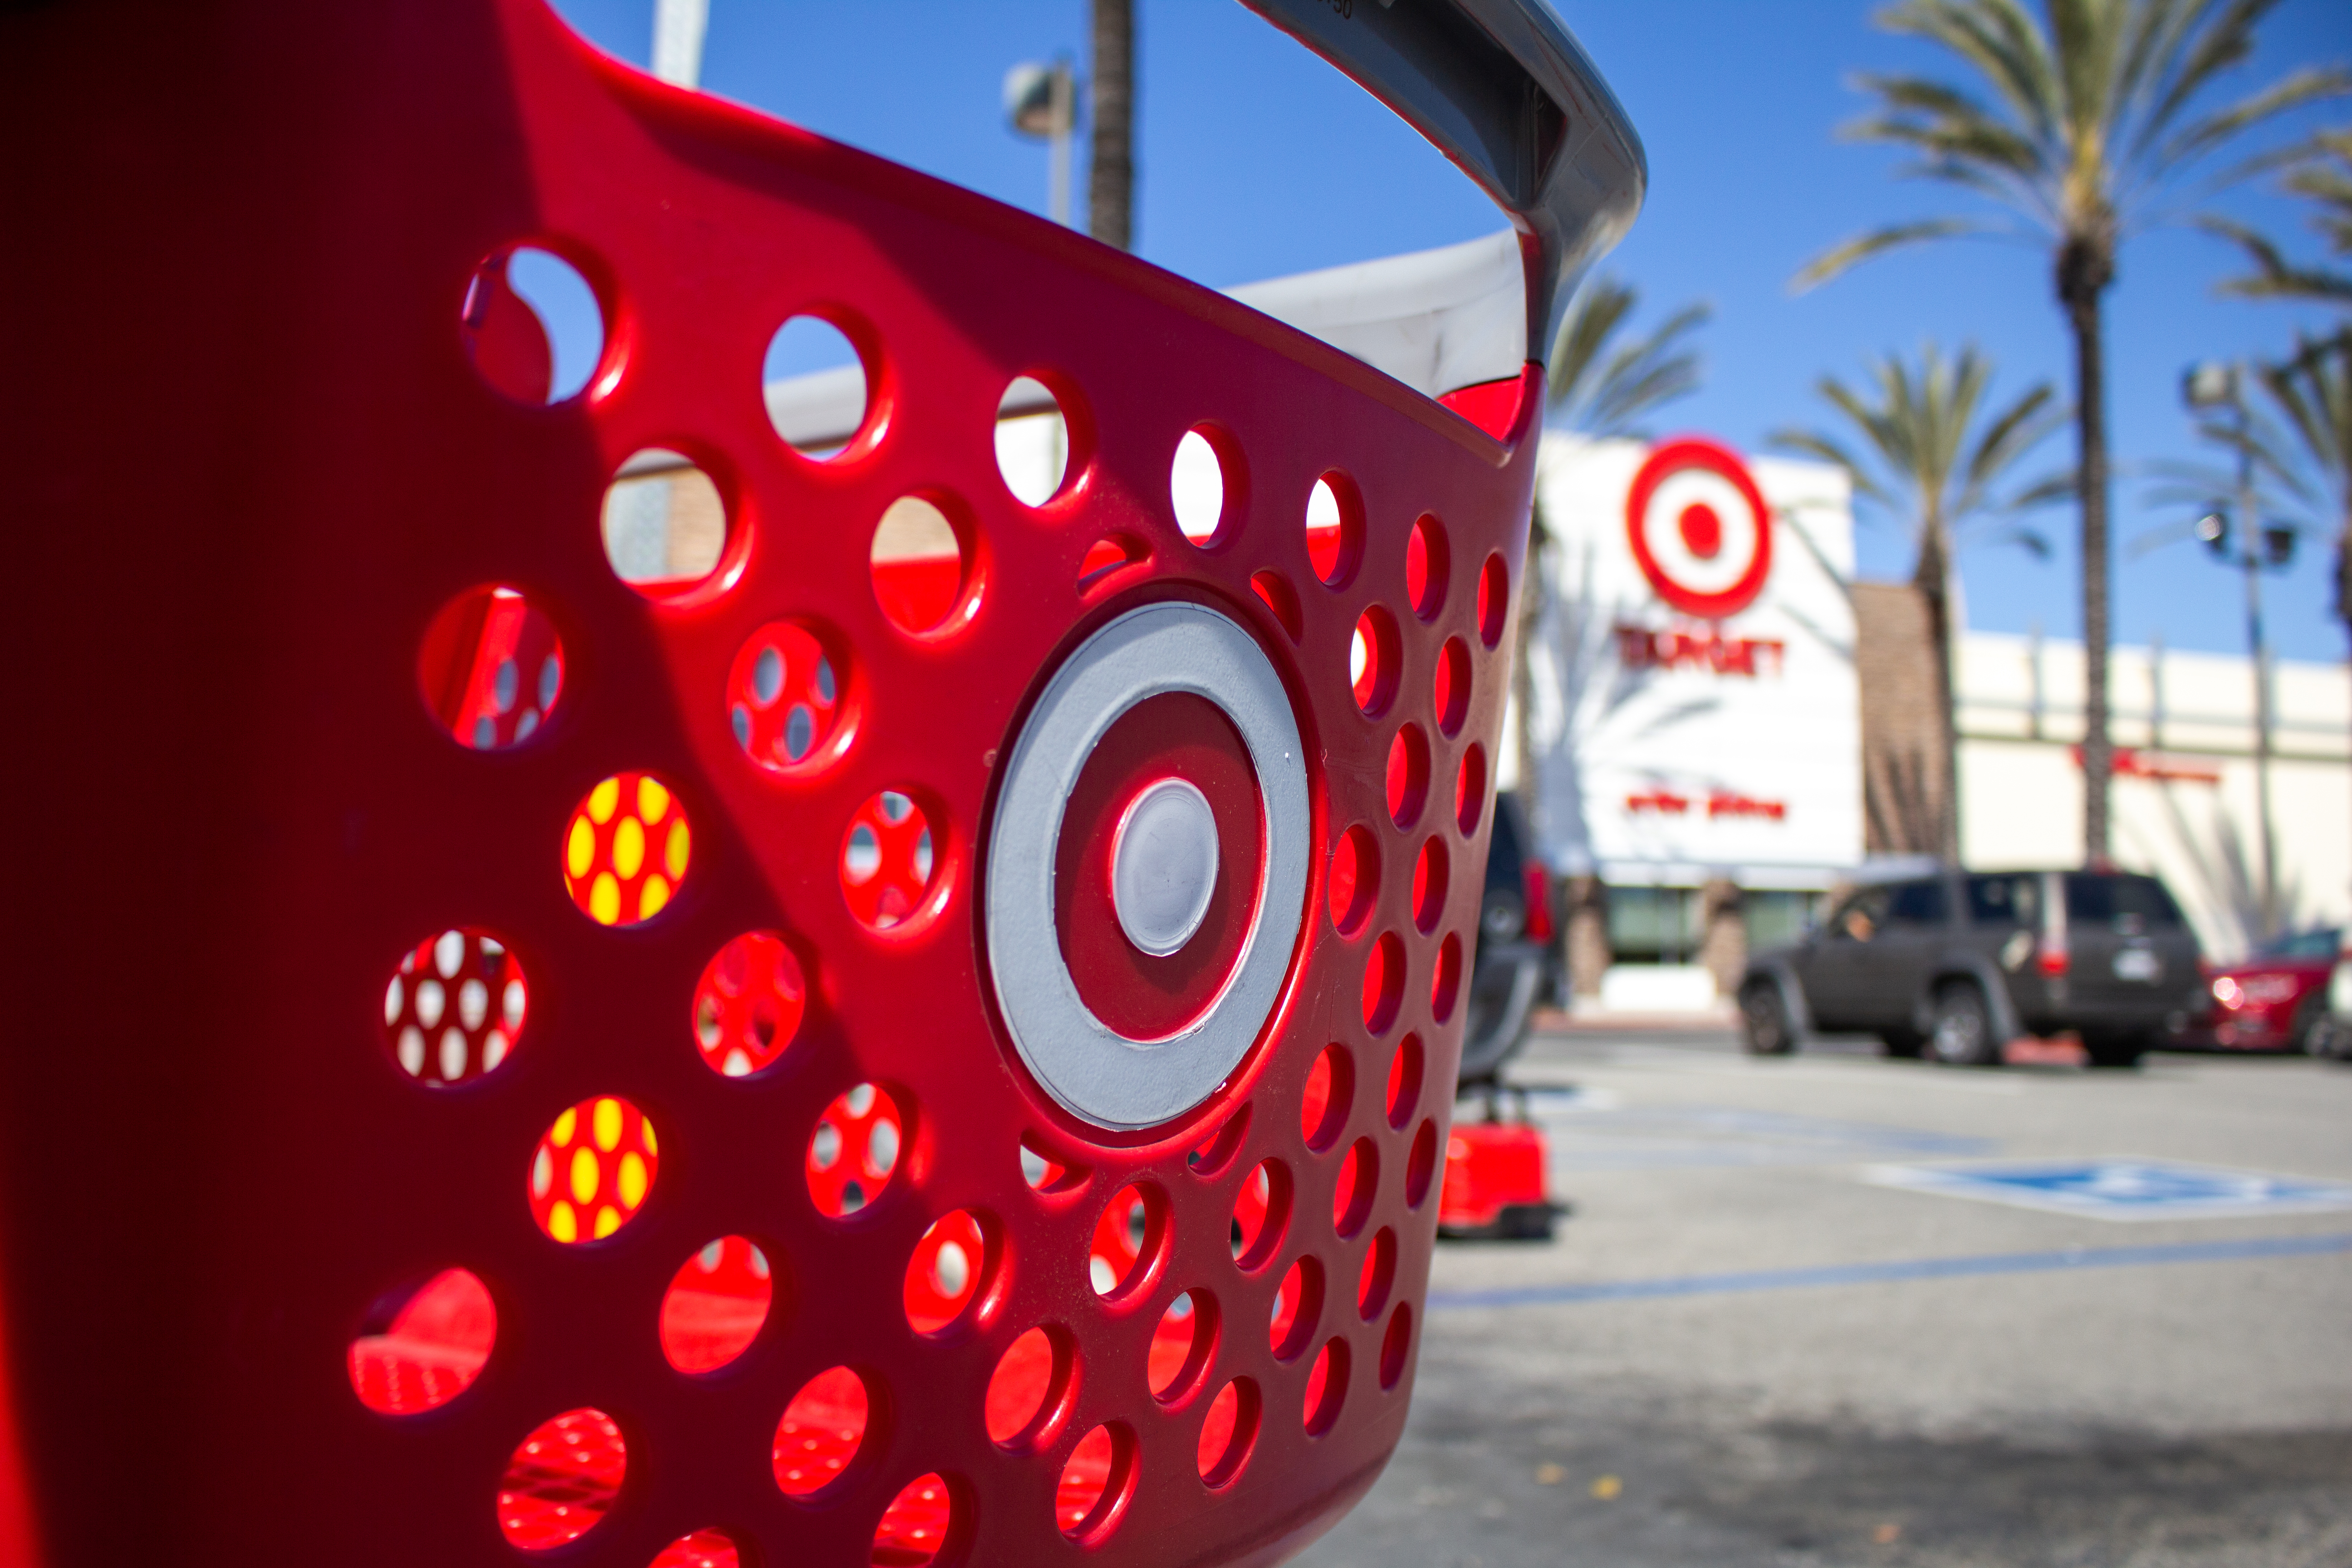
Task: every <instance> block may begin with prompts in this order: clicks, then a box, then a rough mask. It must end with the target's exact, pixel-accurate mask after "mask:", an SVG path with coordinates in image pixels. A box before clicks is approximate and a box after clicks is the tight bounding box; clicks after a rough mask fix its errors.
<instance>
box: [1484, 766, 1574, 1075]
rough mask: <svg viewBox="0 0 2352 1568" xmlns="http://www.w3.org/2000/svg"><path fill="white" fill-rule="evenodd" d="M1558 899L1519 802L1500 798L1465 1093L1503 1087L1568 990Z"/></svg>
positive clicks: (1492, 841) (1510, 797) (1491, 850)
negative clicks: (1548, 1008)
mask: <svg viewBox="0 0 2352 1568" xmlns="http://www.w3.org/2000/svg"><path fill="white" fill-rule="evenodd" d="M1556 896H1557V894H1556V890H1555V888H1554V884H1553V879H1552V874H1551V871H1550V868H1548V867H1547V866H1545V865H1544V863H1543V862H1542V861H1541V860H1539V859H1538V858H1536V853H1535V837H1534V835H1533V834H1532V833H1530V832H1529V831H1528V819H1527V814H1526V812H1525V811H1524V810H1523V809H1522V808H1521V806H1520V805H1519V800H1518V797H1517V795H1513V794H1511V793H1509V792H1507V791H1506V792H1504V793H1503V794H1501V795H1496V797H1495V828H1494V832H1493V834H1492V836H1491V837H1489V838H1488V840H1487V847H1486V894H1485V898H1484V901H1483V902H1482V903H1481V904H1480V906H1479V910H1478V956H1477V959H1476V961H1475V963H1473V964H1472V965H1471V971H1470V997H1469V1001H1468V1002H1467V1003H1466V1004H1465V1005H1466V1006H1467V1007H1468V1009H1469V1014H1468V1016H1467V1018H1466V1020H1465V1023H1464V1026H1463V1030H1462V1076H1461V1079H1460V1088H1461V1089H1462V1091H1463V1092H1465V1093H1466V1092H1468V1091H1469V1090H1470V1089H1475V1088H1477V1087H1479V1086H1481V1085H1487V1084H1492V1083H1494V1082H1495V1081H1496V1075H1497V1074H1498V1073H1500V1072H1501V1071H1502V1068H1503V1064H1504V1063H1505V1062H1507V1061H1508V1060H1510V1059H1511V1058H1513V1057H1515V1056H1517V1054H1518V1052H1519V1047H1521V1046H1523V1045H1525V1044H1526V1043H1527V1037H1528V1029H1529V1028H1530V1026H1531V1025H1532V1020H1533V1016H1534V1013H1535V1009H1536V1006H1537V1005H1538V1004H1539V1003H1541V1002H1544V1001H1547V1000H1550V999H1554V998H1556V997H1557V996H1558V995H1559V993H1560V991H1561V989H1562V985H1561V976H1560V968H1561V963H1562V960H1561V957H1560V952H1559V942H1557V941H1556V940H1554V939H1555V937H1556V935H1557V933H1558V931H1559V911H1558V910H1557V909H1556V908H1555V907H1554V900H1555V898H1556Z"/></svg>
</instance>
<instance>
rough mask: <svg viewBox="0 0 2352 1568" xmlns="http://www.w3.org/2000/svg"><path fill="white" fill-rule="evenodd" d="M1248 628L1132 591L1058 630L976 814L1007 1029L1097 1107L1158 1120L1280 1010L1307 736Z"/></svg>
mask: <svg viewBox="0 0 2352 1568" xmlns="http://www.w3.org/2000/svg"><path fill="white" fill-rule="evenodd" d="M1290 704H1291V699H1290V694H1289V691H1288V689H1286V686H1285V684H1284V682H1283V679H1282V677H1281V675H1280V674H1279V673H1278V672H1277V671H1276V668H1275V666H1274V663H1273V661H1272V660H1271V659H1270V658H1268V657H1267V654H1266V649H1265V646H1264V645H1263V644H1261V643H1260V642H1259V641H1258V639H1257V638H1256V637H1255V636H1254V635H1253V634H1252V633H1251V632H1249V631H1248V630H1246V629H1244V627H1243V626H1241V625H1240V624H1239V623H1237V622H1235V621H1234V620H1233V619H1232V618H1231V617H1230V616H1225V615H1224V614H1223V613H1222V612H1220V611H1218V610H1215V609H1213V608H1212V607H1210V606H1208V605H1200V604H1193V603H1190V602H1186V601H1181V600H1167V601H1160V602H1158V603H1153V604H1147V605H1139V606H1138V607H1137V608H1135V609H1132V610H1129V611H1128V612H1127V613H1126V614H1124V615H1121V616H1118V617H1117V618H1115V619H1113V620H1111V621H1109V622H1108V623H1106V624H1105V625H1103V626H1100V627H1098V628H1097V629H1096V631H1095V632H1094V633H1093V634H1092V635H1091V636H1089V637H1087V639H1086V640H1085V641H1084V642H1082V643H1080V644H1079V645H1078V646H1077V647H1075V648H1073V649H1072V650H1071V651H1070V653H1069V654H1068V655H1067V657H1066V658H1064V659H1063V660H1062V661H1061V663H1060V664H1059V665H1058V666H1057V667H1056V668H1055V670H1054V672H1053V673H1052V675H1051V676H1050V677H1049V678H1048V679H1046V681H1045V686H1044V688H1043V689H1041V690H1040V691H1039V693H1038V695H1037V699H1036V702H1035V705H1034V707H1033V708H1032V709H1031V710H1030V711H1029V716H1028V717H1027V718H1026V719H1025V720H1024V721H1023V722H1022V726H1021V730H1020V733H1019V737H1018V739H1017V740H1016V742H1014V744H1013V753H1012V756H1011V758H1010V759H1009V760H1008V761H1007V762H1006V763H1004V769H1003V783H1002V784H1001V785H1000V787H999V789H998V793H997V796H996V804H995V806H994V808H993V810H992V812H991V814H990V822H989V827H988V847H987V850H986V865H987V871H986V908H987V919H988V923H987V928H986V930H987V937H986V941H987V952H988V966H989V972H990V977H991V979H992V981H993V982H994V984H995V989H996V1000H997V1005H998V1007H999V1008H1000V1009H1001V1012H1000V1016H1001V1017H1002V1018H1003V1025H1004V1030H1005V1034H1006V1036H1007V1037H1008V1038H1007V1044H1009V1045H1010V1046H1011V1047H1013V1051H1014V1053H1015V1054H1016V1055H1018V1057H1019V1058H1020V1059H1021V1063H1022V1065H1023V1066H1024V1068H1026V1069H1027V1071H1028V1072H1029V1073H1030V1074H1031V1075H1032V1076H1033V1077H1034V1081H1035V1082H1036V1083H1037V1085H1038V1086H1039V1087H1040V1088H1041V1089H1045V1092H1046V1093H1048V1094H1050V1095H1051V1096H1052V1097H1053V1098H1054V1099H1055V1100H1057V1101H1058V1102H1060V1104H1061V1105H1062V1106H1063V1108H1064V1109H1065V1110H1069V1111H1071V1112H1072V1113H1073V1114H1075V1115H1077V1116H1079V1117H1082V1118H1084V1119H1085V1120H1087V1121H1091V1122H1093V1123H1094V1124H1095V1125H1097V1126H1098V1127H1108V1128H1115V1129H1119V1130H1129V1129H1139V1128H1145V1127H1154V1126H1159V1125H1161V1124H1163V1123H1165V1122H1167V1121H1170V1120H1171V1119H1172V1118H1174V1117H1176V1116H1179V1115H1181V1114H1182V1113H1183V1112H1184V1111H1186V1110H1190V1109H1191V1108H1192V1107H1193V1106H1196V1105H1198V1104H1200V1103H1201V1102H1202V1100H1205V1099H1206V1098H1207V1097H1208V1096H1210V1095H1212V1094H1213V1093H1214V1092H1216V1090H1217V1089H1218V1087H1219V1086H1220V1085H1221V1084H1223V1083H1225V1082H1227V1081H1228V1080H1229V1079H1230V1076H1231V1074H1232V1073H1233V1071H1234V1068H1236V1067H1238V1066H1240V1064H1241V1062H1242V1060H1243V1058H1244V1057H1246V1056H1247V1055H1248V1053H1249V1050H1250V1047H1251V1046H1252V1045H1253V1044H1254V1043H1255V1042H1256V1041H1257V1040H1258V1039H1259V1038H1260V1037H1261V1034H1262V1032H1263V1030H1264V1029H1265V1025H1266V1023H1267V1021H1268V1020H1269V1019H1270V1018H1272V1017H1273V1016H1274V1015H1275V1010H1276V1004H1277V1002H1278V1001H1279V999H1280V996H1281V994H1282V987H1283V982H1284V977H1285V975H1286V974H1287V973H1289V970H1290V965H1291V962H1292V958H1293V956H1294V954H1295V952H1296V951H1297V949H1296V944H1297V939H1298V935H1299V931H1300V928H1301V926H1302V924H1303V923H1304V921H1305V916H1306V900H1307V880H1308V877H1307V871H1308V864H1307V862H1308V856H1309V853H1310V850H1311V848H1312V838H1313V828H1314V813H1313V808H1312V804H1311V801H1310V799H1309V794H1308V788H1307V766H1306V763H1307V746H1306V745H1305V743H1304V742H1303V741H1302V739H1301V737H1300V734H1299V726H1298V721H1297V717H1296V716H1295V714H1294V713H1293V711H1292V709H1291V705H1290Z"/></svg>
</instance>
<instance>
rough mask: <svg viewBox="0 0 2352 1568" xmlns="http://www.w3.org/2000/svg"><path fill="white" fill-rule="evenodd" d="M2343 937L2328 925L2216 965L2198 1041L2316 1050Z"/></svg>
mask: <svg viewBox="0 0 2352 1568" xmlns="http://www.w3.org/2000/svg"><path fill="white" fill-rule="evenodd" d="M2343 938H2344V933H2343V932H2342V931H2336V930H2332V929H2323V930H2319V931H2296V932H2294V933H2292V934H2290V935H2287V936H2283V937H2279V938H2277V939H2276V940H2274V941H2273V942H2266V943H2264V944H2263V946H2262V947H2260V948H2258V949H2256V950H2255V952H2254V955H2253V956H2252V958H2249V959H2247V960H2246V961H2245V962H2244V963H2232V964H2230V965H2228V966H2227V967H2225V968H2222V969H2217V970H2215V971H2214V972H2213V978H2212V982H2211V984H2210V986H2209V987H2208V989H2209V990H2210V992H2211V997H2210V1002H2209V1004H2208V1005H2207V1007H2206V1009H2205V1012H2204V1015H2203V1016H2202V1017H2200V1019H2199V1021H2198V1028H2197V1035H2196V1038H2197V1043H2198V1044H2200V1045H2213V1046H2219V1047H2221V1048H2222V1049H2223V1050H2231V1051H2305V1052H2309V1053H2311V1054H2313V1055H2317V1054H2319V1047H2320V1046H2321V1045H2323V1044H2324V1043H2325V1042H2324V1041H2323V1039H2322V1037H2323V1036H2324V1035H2325V1034H2326V1032H2327V978H2328V975H2329V974H2330V973H2332V972H2333V971H2334V970H2335V968H2336V956H2337V954H2338V953H2339V952H2341V951H2342V949H2343V945H2344V942H2343Z"/></svg>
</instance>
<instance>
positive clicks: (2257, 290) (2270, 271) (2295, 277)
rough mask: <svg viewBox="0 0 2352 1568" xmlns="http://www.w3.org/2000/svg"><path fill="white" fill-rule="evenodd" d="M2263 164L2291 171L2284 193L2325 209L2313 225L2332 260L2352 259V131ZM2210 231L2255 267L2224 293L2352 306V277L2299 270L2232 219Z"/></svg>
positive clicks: (2328, 135)
mask: <svg viewBox="0 0 2352 1568" xmlns="http://www.w3.org/2000/svg"><path fill="white" fill-rule="evenodd" d="M2261 163H2262V164H2263V166H2266V167H2270V168H2284V169H2285V171H2286V173H2285V174H2284V175H2283V176H2282V177H2281V178H2280V180H2279V186H2280V188H2281V189H2282V190H2284V191H2286V192H2287V193H2288V194H2290V195H2298V196H2302V197H2304V198H2305V200H2307V201H2309V202H2311V203H2312V204H2314V205H2316V206H2317V207H2318V208H2319V210H2318V211H2317V212H2316V213H2315V214H2313V215H2312V216H2311V218H2310V224H2311V226H2312V227H2313V228H2314V229H2316V230H2317V231H2318V233H2319V237H2320V238H2321V239H2322V240H2323V241H2324V242H2325V243H2326V246H2327V249H2328V252H2329V254H2331V255H2333V256H2336V257H2338V258H2344V257H2352V129H2347V130H2341V131H2323V132H2320V133H2319V134H2318V135H2316V136H2314V137H2312V138H2311V139H2310V140H2309V141H2308V142H2302V143H2300V144H2299V145H2297V146H2294V147H2291V148H2288V149H2287V150H2286V151H2285V152H2284V153H2281V154H2279V155H2277V156H2275V157H2272V158H2266V159H2263V160H2261ZM2205 227H2207V228H2208V229H2210V230H2211V231H2212V232H2214V233H2215V234H2219V235H2221V236H2222V237H2225V238H2229V239H2233V240H2235V241H2237V242H2238V245H2239V247H2240V248H2242V249H2243V250H2244V251H2245V253H2246V256H2247V258H2248V259H2249V260H2251V261H2252V263H2253V264H2254V270H2253V272H2252V274H2251V275H2250V276H2247V277H2242V278H2232V279H2229V280H2227V281H2226V282H2224V283H2223V284H2222V285H2221V291H2222V292H2223V293H2225V294H2235V295H2238V296H2239V297H2240V298H2242V299H2248V300H2326V301H2328V302H2330V303H2333V304H2337V305H2347V306H2352V272H2342V271H2332V270H2330V269H2329V268H2326V267H2325V266H2318V267H2298V266H2296V265H2295V264H2294V263H2293V262H2291V261H2289V260H2288V259H2287V258H2286V254H2285V252H2284V251H2282V250H2280V249H2279V247H2277V246H2276V245H2275V244H2273V243H2272V242H2271V241H2270V240H2269V239H2268V238H2266V237H2263V235H2260V234H2257V233H2256V232H2254V231H2253V230H2252V229H2250V228H2248V227H2246V226H2244V225H2242V224H2236V223H2231V222H2230V221H2229V220H2227V219H2226V218H2207V219H2206V220H2205Z"/></svg>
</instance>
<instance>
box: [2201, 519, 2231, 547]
mask: <svg viewBox="0 0 2352 1568" xmlns="http://www.w3.org/2000/svg"><path fill="white" fill-rule="evenodd" d="M2197 537H2198V538H2199V539H2200V540H2201V541H2202V542H2204V545H2205V548H2206V549H2208V550H2210V551H2211V552H2213V553H2214V554H2216V555H2227V554H2228V553H2229V552H2230V520H2229V519H2228V518H2226V517H2223V516H2222V515H2221V513H2220V512H2218V511H2209V512H2207V513H2206V514H2205V515H2204V516H2203V517H2200V518H2199V519H2198V520H2197Z"/></svg>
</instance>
